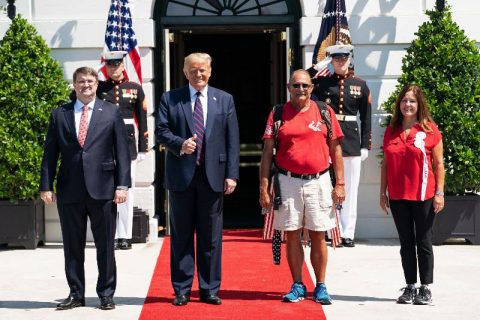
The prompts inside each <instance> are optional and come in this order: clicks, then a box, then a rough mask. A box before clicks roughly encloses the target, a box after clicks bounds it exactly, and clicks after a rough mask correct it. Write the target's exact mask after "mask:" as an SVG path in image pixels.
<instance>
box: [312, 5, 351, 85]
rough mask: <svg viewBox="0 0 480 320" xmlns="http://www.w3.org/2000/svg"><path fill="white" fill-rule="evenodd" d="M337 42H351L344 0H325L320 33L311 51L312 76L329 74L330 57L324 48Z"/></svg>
mask: <svg viewBox="0 0 480 320" xmlns="http://www.w3.org/2000/svg"><path fill="white" fill-rule="evenodd" d="M337 43H341V44H351V43H352V40H351V39H350V31H349V30H348V21H347V17H346V8H345V0H327V3H326V4H325V9H324V10H323V17H322V24H321V26H320V33H319V34H318V39H317V43H316V44H315V49H314V51H313V57H312V65H313V67H314V68H315V69H316V70H317V74H316V75H315V76H314V78H316V77H319V76H324V77H325V76H329V75H331V70H330V69H329V64H330V60H331V59H330V58H329V57H326V56H327V54H326V51H325V49H326V48H327V47H328V46H332V45H335V44H337Z"/></svg>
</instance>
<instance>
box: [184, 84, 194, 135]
mask: <svg viewBox="0 0 480 320" xmlns="http://www.w3.org/2000/svg"><path fill="white" fill-rule="evenodd" d="M182 108H183V113H184V114H185V119H186V120H187V124H188V128H190V132H193V133H195V127H194V126H193V112H192V102H191V99H190V90H189V89H188V85H187V86H186V87H185V89H184V93H183V102H182Z"/></svg>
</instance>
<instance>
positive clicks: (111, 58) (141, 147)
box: [97, 51, 148, 250]
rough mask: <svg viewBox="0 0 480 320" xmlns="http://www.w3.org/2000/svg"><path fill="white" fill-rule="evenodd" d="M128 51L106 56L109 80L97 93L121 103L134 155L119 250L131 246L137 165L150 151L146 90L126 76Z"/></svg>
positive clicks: (121, 217)
mask: <svg viewBox="0 0 480 320" xmlns="http://www.w3.org/2000/svg"><path fill="white" fill-rule="evenodd" d="M125 54H126V52H125V51H110V52H107V53H105V55H104V56H103V58H104V60H105V65H106V69H107V74H108V77H109V79H108V80H106V81H100V82H99V85H98V90H97V95H98V97H99V98H100V99H102V100H105V101H108V102H111V103H113V104H115V105H116V106H118V108H119V109H120V113H121V114H122V117H123V120H124V122H125V125H126V127H127V134H128V143H129V148H130V155H131V160H132V163H131V174H132V188H130V190H129V192H128V198H127V201H126V202H125V203H124V204H122V205H119V206H118V216H117V230H116V233H115V248H116V249H123V250H127V249H131V247H132V245H131V239H132V227H133V201H134V192H133V186H134V185H135V166H136V163H137V161H138V162H139V161H142V160H144V159H145V153H146V152H147V145H148V141H147V113H146V109H147V108H146V105H145V93H144V92H143V89H142V86H141V85H140V84H138V83H136V82H131V81H128V80H126V79H125V77H124V64H123V57H124V56H125Z"/></svg>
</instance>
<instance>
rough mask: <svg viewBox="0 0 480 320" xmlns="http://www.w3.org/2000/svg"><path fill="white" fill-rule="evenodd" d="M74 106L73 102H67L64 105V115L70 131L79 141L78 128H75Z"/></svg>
mask: <svg viewBox="0 0 480 320" xmlns="http://www.w3.org/2000/svg"><path fill="white" fill-rule="evenodd" d="M73 106H74V103H73V102H70V103H68V104H66V105H65V106H64V107H63V115H64V117H65V123H66V124H67V129H68V133H69V134H70V135H72V136H73V137H74V138H75V140H77V141H78V138H77V130H76V129H75V110H74V108H73Z"/></svg>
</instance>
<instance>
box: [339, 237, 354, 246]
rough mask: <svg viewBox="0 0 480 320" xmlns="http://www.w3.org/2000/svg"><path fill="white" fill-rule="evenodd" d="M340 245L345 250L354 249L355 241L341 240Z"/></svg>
mask: <svg viewBox="0 0 480 320" xmlns="http://www.w3.org/2000/svg"><path fill="white" fill-rule="evenodd" d="M342 244H343V246H344V247H347V248H353V247H355V241H353V239H350V238H342Z"/></svg>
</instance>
